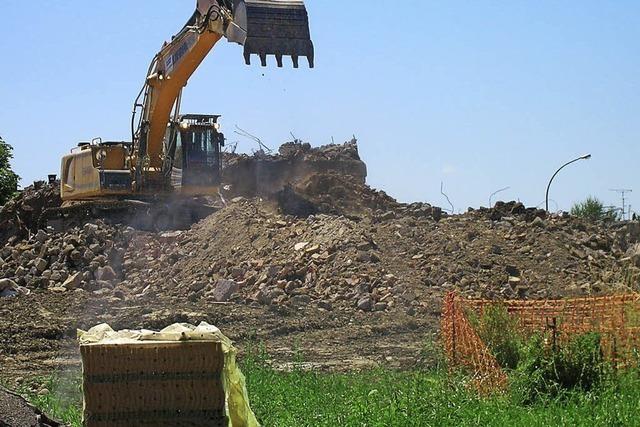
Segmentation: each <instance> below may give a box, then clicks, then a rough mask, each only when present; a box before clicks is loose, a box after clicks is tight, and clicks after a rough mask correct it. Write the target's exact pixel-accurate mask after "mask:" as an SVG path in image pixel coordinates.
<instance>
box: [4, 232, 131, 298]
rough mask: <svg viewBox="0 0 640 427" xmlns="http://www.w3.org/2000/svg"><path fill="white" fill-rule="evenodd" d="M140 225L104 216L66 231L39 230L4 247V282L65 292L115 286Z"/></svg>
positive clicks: (20, 286) (13, 286)
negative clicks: (130, 225)
mask: <svg viewBox="0 0 640 427" xmlns="http://www.w3.org/2000/svg"><path fill="white" fill-rule="evenodd" d="M133 233H134V230H133V229H131V228H124V227H121V226H117V227H114V226H110V225H107V224H105V223H104V222H102V221H99V220H98V221H96V222H94V223H87V224H85V225H84V226H83V227H82V228H74V229H71V230H68V231H67V232H65V233H47V232H45V231H43V230H39V231H38V232H37V233H35V234H33V235H32V236H31V237H30V238H28V239H25V240H23V241H21V242H19V243H18V244H15V245H11V244H7V245H6V246H4V248H2V250H1V251H0V255H1V256H2V258H1V259H2V261H1V262H0V277H2V280H0V283H3V282H4V283H5V285H8V287H11V288H16V289H20V288H22V287H26V288H27V289H28V290H36V289H46V290H48V291H50V292H56V293H62V292H67V291H74V290H77V289H84V290H88V291H98V290H102V289H106V290H110V289H112V288H113V287H114V285H115V284H116V283H117V282H119V280H120V279H121V278H122V264H123V259H124V255H125V252H126V248H127V247H128V240H129V239H131V238H132V236H133Z"/></svg>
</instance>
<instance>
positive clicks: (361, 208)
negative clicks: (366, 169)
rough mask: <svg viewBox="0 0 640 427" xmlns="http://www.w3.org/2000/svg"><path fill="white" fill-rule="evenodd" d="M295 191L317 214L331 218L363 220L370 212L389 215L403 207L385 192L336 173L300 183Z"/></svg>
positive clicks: (310, 177) (315, 175)
mask: <svg viewBox="0 0 640 427" xmlns="http://www.w3.org/2000/svg"><path fill="white" fill-rule="evenodd" d="M295 191H296V193H297V194H299V195H301V196H302V197H304V198H306V199H307V200H309V201H310V202H311V203H313V204H314V205H315V206H316V209H317V211H318V212H321V213H325V214H331V215H349V216H360V215H362V214H363V213H371V211H376V210H383V211H385V212H386V211H389V210H392V209H396V208H398V207H400V203H398V202H397V201H396V200H395V199H394V198H392V197H390V196H388V195H387V194H386V193H385V192H384V191H376V190H374V189H372V188H371V187H369V186H368V185H366V184H364V183H361V182H358V181H354V180H353V179H351V177H349V176H345V175H341V174H338V173H335V172H331V173H323V174H320V173H315V174H312V175H310V176H308V177H307V178H305V179H304V180H302V181H301V182H299V183H298V184H297V185H296V186H295ZM285 213H287V211H285Z"/></svg>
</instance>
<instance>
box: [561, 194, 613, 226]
mask: <svg viewBox="0 0 640 427" xmlns="http://www.w3.org/2000/svg"><path fill="white" fill-rule="evenodd" d="M571 215H573V216H577V217H579V218H585V219H588V220H591V221H600V220H602V221H614V220H616V219H618V214H617V213H616V212H615V211H614V210H612V209H607V208H605V206H604V204H603V203H602V202H601V201H600V200H598V199H597V198H595V197H591V196H589V197H587V199H586V200H585V201H583V202H579V203H576V204H574V205H573V207H572V208H571Z"/></svg>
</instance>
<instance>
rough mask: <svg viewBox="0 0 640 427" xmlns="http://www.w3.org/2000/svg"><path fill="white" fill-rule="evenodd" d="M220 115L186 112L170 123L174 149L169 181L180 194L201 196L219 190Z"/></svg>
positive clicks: (221, 142)
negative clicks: (173, 136)
mask: <svg viewBox="0 0 640 427" xmlns="http://www.w3.org/2000/svg"><path fill="white" fill-rule="evenodd" d="M219 117H220V116H217V115H205V114H186V115H182V116H180V118H179V120H178V121H176V122H174V123H173V127H174V132H173V134H174V135H175V138H176V143H175V147H176V149H175V154H174V155H173V157H174V164H173V168H172V179H171V182H172V185H173V187H174V188H175V189H176V190H178V191H179V192H180V193H181V194H187V195H198V196H202V195H215V194H217V193H218V187H219V186H220V174H221V165H222V159H221V150H222V147H223V146H224V135H223V134H222V133H220V131H219V130H220V124H219V123H218V118H219Z"/></svg>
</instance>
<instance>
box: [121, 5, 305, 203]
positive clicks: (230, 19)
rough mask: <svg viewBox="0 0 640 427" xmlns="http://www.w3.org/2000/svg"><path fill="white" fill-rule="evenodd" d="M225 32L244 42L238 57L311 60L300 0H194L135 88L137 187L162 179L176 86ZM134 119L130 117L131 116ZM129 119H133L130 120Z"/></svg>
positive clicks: (160, 183)
mask: <svg viewBox="0 0 640 427" xmlns="http://www.w3.org/2000/svg"><path fill="white" fill-rule="evenodd" d="M223 37H226V38H227V39H228V40H229V41H231V42H235V43H239V44H241V45H243V46H244V57H245V62H246V63H247V64H250V63H251V55H254V54H255V55H258V56H259V57H260V60H261V63H262V65H263V66H266V65H267V56H269V55H273V56H275V58H276V62H277V64H278V66H280V67H281V66H282V65H283V57H284V56H290V57H291V58H292V61H293V66H294V67H296V68H297V67H298V65H299V57H300V56H304V57H306V58H307V60H308V62H309V66H310V67H313V66H314V47H313V43H312V42H311V35H310V31H309V18H308V15H307V10H306V8H305V5H304V2H303V1H302V0H198V2H197V7H196V12H195V13H194V15H193V16H192V17H191V19H190V20H189V21H188V22H187V24H186V25H185V27H184V28H183V29H182V30H181V31H180V32H179V33H178V34H177V35H176V36H174V37H173V39H172V40H171V42H169V43H167V44H165V46H163V48H162V50H161V51H160V53H158V55H156V57H155V58H154V60H153V63H152V65H151V67H150V72H149V75H148V77H147V80H146V82H145V87H144V89H143V91H142V92H141V96H143V101H142V103H140V100H136V106H135V107H134V116H135V112H136V111H137V108H138V107H139V108H141V109H142V114H141V120H140V122H139V124H138V126H137V129H135V128H134V126H132V128H134V129H132V132H133V136H132V137H133V141H134V153H135V155H136V156H137V158H136V171H135V175H136V177H135V181H134V182H135V184H136V187H137V191H143V190H144V191H146V192H150V191H151V192H154V191H160V190H162V189H163V187H164V186H166V185H167V182H168V181H167V176H168V175H167V172H168V171H169V169H170V167H169V166H170V164H171V161H172V159H167V150H166V144H165V140H166V134H167V132H166V130H167V125H168V124H169V122H170V119H171V112H172V110H173V109H174V108H176V103H177V101H178V99H179V97H180V93H181V91H182V88H183V87H184V86H186V84H187V81H188V80H189V78H190V77H191V75H192V74H193V73H194V72H195V71H196V69H197V68H198V66H199V65H200V64H201V63H202V61H203V60H204V59H205V57H206V56H207V55H208V54H209V52H210V51H211V50H212V49H213V47H214V46H215V44H216V43H217V42H218V41H219V40H220V39H222V38H223ZM134 121H135V120H134ZM132 125H133V123H132Z"/></svg>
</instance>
